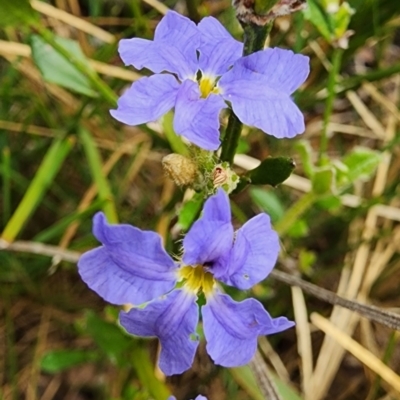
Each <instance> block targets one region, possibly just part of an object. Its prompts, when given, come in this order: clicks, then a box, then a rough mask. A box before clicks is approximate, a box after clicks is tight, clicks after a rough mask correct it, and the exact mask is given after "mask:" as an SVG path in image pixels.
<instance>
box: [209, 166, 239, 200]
mask: <svg viewBox="0 0 400 400" xmlns="http://www.w3.org/2000/svg"><path fill="white" fill-rule="evenodd" d="M212 179H213V185H214V188H216V187H220V186H222V187H223V188H224V189H225V190H226V191H227V192H228V193H231V192H232V191H233V190H234V189H236V186H237V184H238V182H239V177H238V176H237V175H236V174H235V172H233V171H232V170H231V169H230V168H229V166H228V165H225V163H223V164H218V165H216V166H215V167H214V170H213V173H212Z"/></svg>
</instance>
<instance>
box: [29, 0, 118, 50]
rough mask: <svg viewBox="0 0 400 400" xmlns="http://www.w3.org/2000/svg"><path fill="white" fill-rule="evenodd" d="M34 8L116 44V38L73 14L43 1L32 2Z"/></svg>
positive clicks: (32, 0) (104, 40)
mask: <svg viewBox="0 0 400 400" xmlns="http://www.w3.org/2000/svg"><path fill="white" fill-rule="evenodd" d="M31 5H32V7H33V8H34V9H35V10H37V11H39V12H40V13H42V14H44V15H47V16H48V17H51V18H55V19H58V20H59V21H62V22H64V23H66V24H67V25H70V26H73V27H74V28H76V29H79V30H81V31H82V32H86V33H88V34H90V35H92V36H94V37H97V38H98V39H100V40H102V41H103V42H106V43H114V42H115V40H116V39H115V36H114V35H112V34H111V33H109V32H107V31H105V30H103V29H101V28H99V27H98V26H96V25H93V24H91V23H90V22H87V21H85V20H83V19H81V18H78V17H75V16H74V15H72V14H69V13H67V12H66V11H64V10H60V9H59V8H56V7H53V6H52V5H50V4H47V3H45V2H43V1H39V0H31Z"/></svg>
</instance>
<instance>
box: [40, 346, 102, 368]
mask: <svg viewBox="0 0 400 400" xmlns="http://www.w3.org/2000/svg"><path fill="white" fill-rule="evenodd" d="M98 357H99V355H98V353H96V352H95V351H87V350H54V351H49V352H48V353H46V354H45V355H44V356H43V358H42V359H41V361H40V368H41V370H42V371H44V372H47V373H50V374H55V373H57V372H61V371H65V370H66V369H68V368H72V367H74V366H75V365H79V364H83V363H85V362H90V361H94V360H96V359H97V358H98Z"/></svg>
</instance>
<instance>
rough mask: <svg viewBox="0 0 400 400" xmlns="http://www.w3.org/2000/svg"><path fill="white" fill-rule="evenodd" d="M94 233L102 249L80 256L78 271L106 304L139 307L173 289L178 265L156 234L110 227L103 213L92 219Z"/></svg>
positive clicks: (122, 226)
mask: <svg viewBox="0 0 400 400" xmlns="http://www.w3.org/2000/svg"><path fill="white" fill-rule="evenodd" d="M93 233H94V235H95V237H96V238H97V239H98V240H99V241H100V242H102V244H103V246H101V247H98V248H96V249H93V250H90V251H88V252H86V253H85V254H83V255H82V257H81V258H80V259H79V262H78V270H79V273H80V275H81V277H82V279H83V280H84V281H85V282H86V284H87V285H88V286H89V287H90V288H91V289H92V290H94V291H95V292H97V293H98V294H99V295H100V296H101V297H103V298H104V299H105V300H106V301H108V302H110V303H113V304H125V303H132V304H142V303H144V302H147V301H149V300H152V299H154V298H156V297H158V296H161V295H163V294H165V293H167V292H169V291H170V290H172V289H173V287H174V286H175V283H176V270H177V265H176V264H175V262H174V261H173V259H172V258H171V257H170V256H169V255H168V254H167V253H166V251H165V250H164V248H163V246H162V242H161V237H160V236H159V235H158V234H157V233H155V232H150V231H142V230H140V229H138V228H135V227H133V226H131V225H127V224H117V225H110V224H108V223H107V221H106V219H105V216H104V214H103V213H97V214H96V215H95V216H94V218H93Z"/></svg>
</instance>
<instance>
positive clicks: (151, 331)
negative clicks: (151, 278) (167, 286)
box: [120, 290, 199, 375]
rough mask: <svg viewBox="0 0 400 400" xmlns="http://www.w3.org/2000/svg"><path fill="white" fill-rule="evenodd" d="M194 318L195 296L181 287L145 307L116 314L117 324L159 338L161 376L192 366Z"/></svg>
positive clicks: (139, 333)
mask: <svg viewBox="0 0 400 400" xmlns="http://www.w3.org/2000/svg"><path fill="white" fill-rule="evenodd" d="M198 320H199V309H198V306H197V304H196V297H195V296H194V295H192V294H190V293H188V292H186V291H184V290H174V291H173V292H171V293H169V294H168V295H166V296H163V297H161V298H159V299H157V300H153V301H152V302H150V303H149V304H148V305H147V306H146V307H145V308H132V309H131V310H130V311H128V312H127V313H125V312H121V313H120V322H121V325H122V326H123V327H124V328H125V329H126V330H127V331H128V332H129V333H131V334H132V335H137V336H145V337H151V336H156V337H158V338H159V340H160V343H161V354H160V360H159V366H160V368H161V370H162V371H163V372H164V374H165V375H174V374H180V373H182V372H184V371H186V370H187V369H189V368H190V366H191V365H192V363H193V359H194V356H195V353H196V349H197V346H198V341H197V340H193V338H192V337H191V336H192V335H195V334H196V326H197V323H198Z"/></svg>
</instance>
